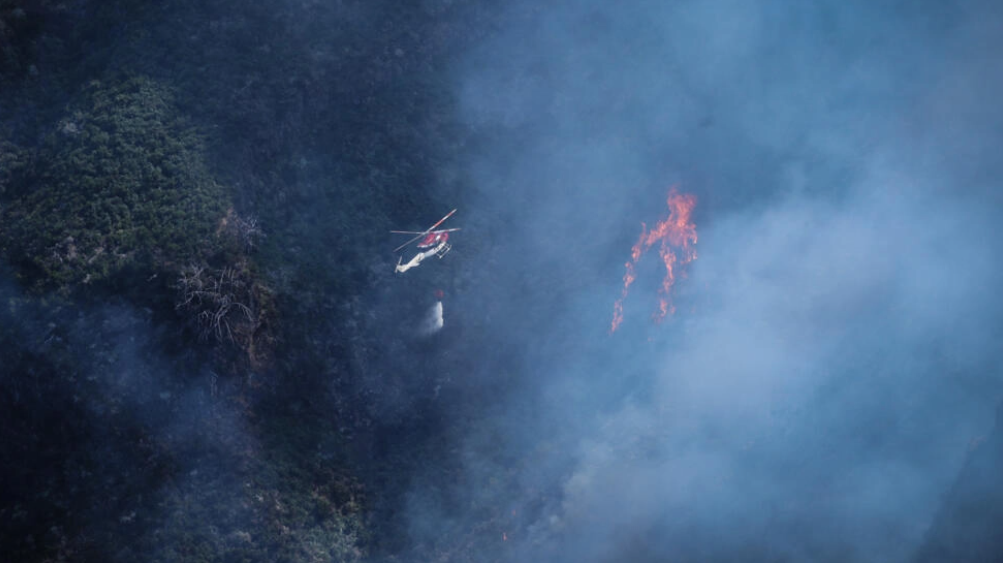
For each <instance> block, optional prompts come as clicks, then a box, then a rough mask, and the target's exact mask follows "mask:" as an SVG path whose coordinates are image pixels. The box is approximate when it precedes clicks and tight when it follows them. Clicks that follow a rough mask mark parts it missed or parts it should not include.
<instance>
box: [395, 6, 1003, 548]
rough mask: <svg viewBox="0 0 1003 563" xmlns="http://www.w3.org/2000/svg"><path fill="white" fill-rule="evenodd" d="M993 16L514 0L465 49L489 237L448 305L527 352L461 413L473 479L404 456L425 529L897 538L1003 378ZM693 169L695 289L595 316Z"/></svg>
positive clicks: (640, 536)
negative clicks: (476, 406) (414, 465)
mask: <svg viewBox="0 0 1003 563" xmlns="http://www.w3.org/2000/svg"><path fill="white" fill-rule="evenodd" d="M986 21H993V22H997V23H999V22H1000V21H1003V20H1001V14H1000V13H999V10H998V9H995V8H992V7H990V5H989V4H987V3H983V4H982V5H981V6H979V7H977V8H976V7H972V8H968V9H961V8H949V7H944V6H941V5H937V6H918V5H916V6H913V5H911V6H909V7H904V6H899V5H892V4H891V3H877V4H875V3H855V2H852V3H846V2H828V3H823V4H813V5H811V6H808V5H803V6H802V5H797V6H794V5H792V4H790V3H787V2H766V3H758V4H755V5H752V4H748V3H742V2H734V1H725V0H719V1H713V2H673V3H661V2H643V1H638V2H631V3H629V4H626V5H623V4H617V5H615V6H614V5H608V4H603V3H596V2H574V3H571V2H567V3H558V4H554V5H548V7H547V8H546V9H544V8H538V7H536V6H535V5H533V4H530V3H515V4H513V5H511V6H509V7H508V9H506V10H505V11H504V12H503V13H502V14H501V15H500V16H499V19H498V21H497V25H498V29H499V31H498V32H497V34H495V35H493V36H492V37H490V38H488V39H486V40H485V41H484V42H483V44H482V45H481V46H480V47H479V48H477V49H473V50H471V52H470V53H469V54H467V56H466V57H465V58H464V59H463V62H461V63H460V64H459V65H458V67H457V81H456V82H457V84H458V85H459V87H458V92H459V94H458V95H459V100H460V102H461V108H462V110H461V116H462V119H463V120H464V121H465V123H466V124H467V125H468V126H469V127H470V128H471V130H472V131H473V132H474V133H473V134H474V135H475V136H477V137H478V141H479V142H478V143H475V144H474V147H475V148H474V149H472V151H471V154H470V156H469V162H468V168H469V172H470V175H471V178H472V191H471V194H470V199H471V203H470V204H469V207H471V208H472V209H470V212H469V214H468V216H469V217H472V218H475V219H476V222H479V225H478V226H479V228H480V229H481V230H482V231H486V232H487V233H488V235H487V236H485V241H484V242H483V245H484V247H485V248H482V249H481V250H482V251H484V252H485V254H488V255H490V256H491V257H492V261H491V262H489V263H487V264H480V266H481V271H478V272H477V273H473V274H466V275H467V276H469V277H470V278H472V281H471V283H470V284H469V286H468V287H470V289H468V290H467V292H466V295H458V296H457V298H456V305H455V306H454V307H453V308H452V309H451V315H452V316H453V317H454V318H456V322H458V323H460V322H462V323H465V324H466V325H468V326H473V325H474V324H475V322H476V319H490V323H489V325H488V326H486V327H484V328H483V330H482V331H481V332H478V333H474V332H469V333H467V334H466V337H467V338H468V339H474V338H478V337H480V338H483V339H484V340H483V341H482V342H481V343H480V345H481V346H484V347H485V349H500V350H507V351H509V353H510V355H514V356H516V357H519V358H520V359H521V362H519V363H518V364H517V367H516V368H514V369H503V368H500V367H499V366H498V365H496V364H493V363H491V362H484V363H483V365H481V366H479V367H475V368H474V369H473V370H472V371H473V372H474V373H472V374H470V376H469V378H468V380H474V381H480V382H482V385H483V386H484V389H485V390H490V391H491V394H490V401H487V402H486V404H489V405H490V409H489V410H487V412H486V413H485V414H483V415H481V416H480V417H478V418H477V419H476V422H474V423H471V424H469V428H467V429H466V431H463V432H460V433H459V435H457V436H453V437H452V439H454V440H455V442H456V444H457V448H458V449H459V451H460V452H461V453H459V454H458V461H457V463H459V464H460V465H461V466H462V468H463V472H462V475H463V476H464V479H463V480H462V481H460V482H456V483H442V482H438V481H436V480H435V478H434V477H433V476H425V477H423V478H419V479H416V480H415V484H414V487H413V491H412V497H411V499H412V502H411V505H410V507H409V508H410V511H411V515H412V518H413V520H414V522H415V525H414V526H413V528H412V536H413V538H412V539H413V540H414V542H415V545H416V546H419V549H425V548H427V549H429V550H432V552H436V553H437V552H439V551H440V550H444V549H445V548H444V547H442V546H443V545H445V544H449V543H450V541H453V542H454V543H459V544H463V545H472V546H474V547H471V548H470V550H471V552H472V553H471V552H468V553H467V555H466V557H469V558H470V559H473V560H495V559H502V560H511V561H530V560H535V561H578V562H580V561H623V560H630V561H664V560H675V561H714V560H736V559H741V560H746V561H759V560H770V561H785V560H791V561H800V560H813V561H904V560H908V558H909V557H910V556H911V554H912V553H913V552H914V550H915V549H916V548H917V547H918V545H919V544H920V542H921V541H922V537H923V534H924V533H925V531H926V529H927V527H928V526H929V524H930V522H931V521H932V518H933V515H934V513H935V512H936V510H937V508H938V506H939V502H940V499H941V498H942V496H943V495H944V493H945V492H946V491H947V490H948V489H949V487H950V486H951V483H952V481H953V479H954V478H955V476H956V474H957V472H958V470H959V469H960V467H961V464H962V463H963V461H964V459H965V456H966V455H967V453H968V448H969V444H971V443H972V440H973V439H977V438H978V437H979V436H980V435H983V434H985V433H986V432H987V431H988V429H989V428H990V427H991V425H992V420H993V414H992V413H993V410H994V407H995V405H996V403H998V402H999V400H1000V398H1001V396H1003V386H1001V381H1000V375H1001V374H1000V373H999V370H998V368H997V367H995V366H996V365H998V362H999V360H1000V357H999V352H998V346H996V345H995V344H994V343H995V342H996V341H997V340H998V338H999V336H1000V334H1001V331H1000V328H1001V325H1000V322H999V319H1000V313H1001V301H1000V298H999V296H998V295H997V293H996V291H995V290H994V288H995V287H997V286H998V284H999V282H1000V281H1001V271H1000V266H999V263H1000V262H999V253H1000V250H1001V248H1000V243H999V240H998V237H996V236H994V234H993V233H994V232H995V227H994V225H995V224H997V223H998V222H999V220H1000V216H999V215H1000V209H999V206H998V204H999V200H998V196H996V195H994V191H995V190H994V188H995V187H997V184H998V183H999V180H998V178H999V176H998V174H997V173H998V172H999V171H1000V167H999V164H998V162H997V161H996V159H995V158H993V157H991V156H990V153H992V152H993V151H994V150H997V151H998V149H999V147H1000V145H1001V142H1003V139H1001V135H1000V133H999V131H1000V129H999V125H1000V117H1001V116H1000V113H999V110H998V107H997V106H996V105H995V104H993V103H992V102H991V100H993V99H996V97H998V96H999V95H1001V94H1003V81H1001V80H1000V73H999V71H998V70H997V69H995V68H994V67H993V66H992V65H991V64H990V63H989V62H988V61H987V60H986V57H985V56H973V55H974V54H977V53H988V52H993V51H994V50H997V49H999V48H1000V47H1001V45H1000V39H999V37H998V36H996V35H993V34H992V33H990V32H988V31H987V28H988V27H991V26H988V24H986V23H985V22H986ZM931 108H935V110H933V111H931ZM989 124H992V125H989ZM676 182H678V183H679V186H680V191H681V192H685V193H694V194H695V195H696V196H697V198H698V199H699V201H700V205H699V206H697V208H696V211H695V213H694V216H693V221H694V223H695V224H696V227H697V230H698V231H699V232H700V259H699V260H697V261H694V262H693V263H692V264H690V268H689V269H690V271H689V276H688V278H687V279H685V280H679V281H677V283H676V284H675V286H674V291H675V292H676V295H675V297H674V304H675V305H676V306H677V312H676V314H675V316H674V317H671V318H670V319H669V320H667V321H666V322H665V323H663V324H661V325H652V324H650V323H647V322H636V323H632V322H630V318H631V317H632V316H636V317H638V318H641V319H644V320H645V321H646V320H647V316H648V315H646V314H644V313H645V311H639V313H640V314H637V315H631V314H630V311H628V312H627V313H626V314H625V315H624V317H625V318H626V319H627V320H626V321H625V322H624V324H623V325H622V326H621V327H620V329H619V330H618V331H617V332H616V333H615V334H612V335H609V334H606V332H605V329H606V328H607V327H608V326H609V324H608V323H609V318H608V315H609V310H608V304H609V303H610V301H611V300H612V299H615V298H616V297H617V296H618V295H620V294H621V292H622V288H621V287H620V286H619V284H620V282H621V279H620V277H621V276H622V267H623V266H622V264H623V262H622V260H623V257H624V256H625V255H626V254H627V253H628V252H629V250H630V247H631V244H632V243H633V242H634V237H636V228H637V224H638V222H640V221H643V220H646V219H648V217H650V216H651V215H652V210H655V209H661V208H662V205H664V203H663V201H664V200H663V198H664V189H665V186H666V185H671V184H673V183H676ZM514 224H518V228H517V229H513V228H512V225H514ZM497 241H503V242H497ZM642 266H643V264H642ZM641 274H643V272H639V275H638V276H637V282H636V283H634V285H633V286H632V287H631V291H632V296H634V297H637V298H636V299H635V300H634V301H636V302H638V303H642V302H646V303H648V304H650V302H651V300H652V299H654V298H655V297H656V296H657V294H658V291H659V286H658V285H657V279H658V276H657V275H656V276H653V277H652V276H643V275H641ZM646 279H652V280H654V281H651V282H647V284H646V282H645V281H644V280H646ZM645 295H647V299H645V298H644V297H643V296H645ZM517 303H518V304H519V306H518V307H516V306H515V304H517ZM629 306H631V302H630V301H628V302H627V303H626V304H625V307H629ZM478 326H483V325H478ZM453 346H467V347H471V346H473V344H470V343H466V344H454V345H453ZM447 353H448V352H447ZM506 367H507V366H506ZM502 382H504V385H502ZM500 388H501V389H504V390H503V391H499V389H500ZM457 408H462V407H457ZM457 498H459V499H462V501H461V502H457V501H456V500H455V499H457ZM462 522H472V523H471V524H470V525H469V527H468V528H464V527H463V525H462V524H460V523H462ZM489 532H490V533H489ZM470 538H478V539H477V541H475V540H472V539H470ZM488 538H492V539H488ZM503 540H504V541H503ZM422 546H426V547H422ZM427 546H432V547H427ZM455 559H457V560H460V559H462V557H461V556H456V557H455Z"/></svg>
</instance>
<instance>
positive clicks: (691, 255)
mask: <svg viewBox="0 0 1003 563" xmlns="http://www.w3.org/2000/svg"><path fill="white" fill-rule="evenodd" d="M667 203H668V205H669V216H668V218H666V219H663V220H661V221H659V222H658V224H657V225H655V228H653V229H651V230H650V231H649V230H648V226H647V225H646V224H645V223H641V236H640V237H638V239H637V242H636V243H635V244H634V246H632V247H631V249H630V261H628V262H627V263H626V264H624V266H625V267H626V272H625V273H624V274H623V290H622V291H621V292H620V298H619V299H617V300H616V303H614V304H613V323H612V324H611V325H610V329H609V331H610V334H612V333H613V332H615V331H616V329H617V328H618V327H619V326H620V323H622V322H623V300H624V299H626V298H627V292H628V291H629V290H630V285H631V284H632V283H634V280H635V279H636V278H637V273H636V265H637V262H638V260H640V259H641V256H642V255H643V254H644V253H645V252H647V251H648V249H649V248H651V247H652V246H654V245H655V243H656V242H657V243H659V247H658V255H659V257H661V259H662V262H663V263H664V264H665V277H664V278H662V285H661V287H659V288H658V310H657V311H655V313H654V314H653V315H652V317H653V318H654V320H655V322H661V321H662V319H664V318H665V316H666V315H670V314H672V313H675V310H676V308H675V306H674V305H672V295H671V292H672V286H673V285H674V284H675V283H676V271H677V269H679V268H681V267H682V266H685V265H686V264H689V263H690V262H692V261H694V260H696V258H697V251H696V248H695V245H696V243H697V228H696V225H694V224H693V222H692V220H691V219H690V215H691V214H692V213H693V208H694V207H695V206H696V203H697V198H696V196H694V195H692V194H681V193H679V192H678V191H676V187H675V186H673V187H671V188H669V197H668V201H667ZM679 271H680V273H681V275H684V272H683V271H682V270H679Z"/></svg>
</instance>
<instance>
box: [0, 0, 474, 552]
mask: <svg viewBox="0 0 1003 563" xmlns="http://www.w3.org/2000/svg"><path fill="white" fill-rule="evenodd" d="M465 9H466V8H465V7H464V6H462V5H456V6H453V7H449V6H448V5H447V4H445V3H444V4H443V5H442V6H434V5H432V4H429V5H427V6H424V7H420V6H413V7H407V8H404V9H401V6H400V5H399V4H397V3H385V4H380V3H375V4H374V3H363V2H360V3H355V4H344V3H342V4H338V5H333V4H332V5H327V4H324V5H312V4H311V3H304V4H303V5H287V4H286V3H283V2H273V3H265V4H255V5H253V6H250V5H246V4H242V3H234V2H232V1H229V0H214V1H212V2H175V3H170V5H158V6H150V5H147V4H146V3H141V2H129V1H127V0H122V1H116V2H102V3H98V2H89V1H87V0H78V1H74V2H68V3H56V2H19V1H16V0H3V1H2V2H0V86H2V87H0V107H2V108H5V109H6V108H11V109H12V111H3V112H0V257H2V260H3V267H4V269H3V271H2V276H0V297H2V303H3V308H2V310H0V346H2V347H3V349H4V355H3V362H0V405H2V407H3V410H4V412H5V416H4V420H5V424H4V431H3V438H4V447H3V448H2V449H0V456H2V459H0V462H2V464H3V466H4V468H5V469H4V479H3V480H2V484H0V505H2V506H0V544H2V545H3V546H4V552H5V556H6V557H10V558H13V559H15V560H19V561H75V560H102V561H108V560H121V561H134V560H151V561H222V560H226V561H301V560H303V561H328V560H337V561H351V560H357V559H360V558H363V557H366V556H368V557H370V558H372V557H383V556H393V554H394V553H395V552H397V551H399V550H401V549H404V548H405V547H406V544H405V543H402V542H401V539H402V538H403V536H402V529H401V528H400V527H399V526H402V525H404V522H403V520H401V519H400V518H396V517H393V516H392V515H393V514H394V513H395V512H396V511H397V510H398V509H399V504H400V502H402V499H397V498H396V497H395V495H399V494H401V493H402V492H403V485H404V481H403V480H402V479H403V477H399V476H397V475H396V474H395V473H397V472H400V475H401V476H403V475H405V474H406V471H407V469H406V467H407V466H408V465H411V464H414V463H421V461H420V460H422V459H428V455H429V454H428V450H429V448H434V447H436V446H435V445H434V443H432V442H427V438H428V437H429V436H431V434H430V433H429V432H431V429H430V427H429V428H428V430H423V427H424V424H425V423H423V422H421V421H420V420H415V419H413V418H407V417H405V414H404V413H405V411H404V410H400V411H399V412H398V414H397V415H395V416H389V417H386V418H385V420H387V421H390V422H389V424H391V425H392V426H393V428H388V429H383V428H382V427H381V426H378V425H374V424H373V423H372V414H373V409H374V408H382V407H377V406H375V405H374V404H373V403H372V401H371V400H370V399H367V397H370V398H371V397H374V393H379V392H387V393H390V394H393V393H398V394H399V393H400V392H401V390H400V389H397V390H394V389H393V386H394V385H398V384H400V383H399V382H398V383H387V382H384V381H381V380H380V379H379V378H376V377H375V376H374V374H373V373H369V372H367V371H366V369H365V362H366V361H367V360H365V359H364V358H362V357H360V356H359V352H358V351H359V350H368V351H369V352H364V353H365V354H373V353H376V351H377V350H378V349H379V346H377V345H376V341H375V339H376V338H377V336H376V335H375V334H374V331H373V328H374V327H373V326H372V323H373V319H372V318H367V317H366V316H365V315H364V312H363V311H362V310H361V308H360V302H359V298H360V297H359V296H360V295H361V294H362V293H363V292H365V291H367V290H368V288H369V287H371V286H372V284H373V282H374V280H376V279H378V278H379V277H381V276H385V275H386V274H383V273H377V272H384V271H389V270H390V268H389V267H388V266H389V264H388V263H385V262H386V261H387V258H386V257H381V258H378V259H375V261H374V258H372V257H374V256H382V253H381V252H380V249H381V248H382V247H381V246H379V245H381V244H382V243H383V242H384V240H383V234H384V233H385V230H386V229H387V228H389V226H390V225H391V224H392V223H393V222H401V221H403V220H404V219H405V218H407V219H408V220H410V218H411V217H412V216H413V215H414V214H415V213H420V212H424V211H428V210H431V209H435V210H438V209H439V208H440V206H439V205H437V204H435V202H434V197H435V196H434V194H431V193H427V192H424V191H423V190H422V189H420V188H419V186H420V185H422V184H426V183H428V182H429V181H430V180H431V179H432V178H433V177H436V175H437V174H438V173H439V171H440V170H439V169H441V168H442V167H443V165H445V164H447V161H448V159H449V158H450V156H449V155H450V151H452V150H454V149H453V147H455V146H458V145H459V144H460V143H462V139H461V138H460V137H458V132H457V131H455V130H454V128H453V126H452V125H451V121H450V119H449V118H448V115H449V114H450V112H451V111H452V108H451V106H450V103H451V102H450V99H449V97H448V95H446V94H445V93H444V91H443V90H442V88H443V87H442V82H441V80H440V77H439V76H438V75H437V73H438V72H440V71H441V70H442V68H443V65H444V59H443V57H444V56H445V54H446V53H448V52H449V51H450V49H451V48H453V47H455V46H456V45H457V44H459V43H461V42H462V41H464V40H465V37H466V35H467V34H468V33H470V32H469V30H467V29H466V28H464V27H462V26H459V25H453V24H454V22H455V21H457V19H458V14H459V13H460V12H462V11H463V10H465ZM453 181H454V182H455V181H458V179H457V178H454V179H453ZM440 190H441V191H440V192H439V193H447V192H450V191H451V190H453V191H455V185H452V186H451V185H449V184H448V183H447V184H446V185H445V186H444V187H442V188H440ZM391 334H392V331H391ZM352 350H355V352H353V351H352ZM360 362H361V363H360ZM388 385H390V387H388ZM407 385H412V386H413V385H416V383H414V382H411V383H408V384H407ZM428 392H430V389H429V390H428ZM332 406H333V410H332ZM408 416H410V415H408ZM402 425H403V426H408V427H410V429H408V430H404V429H403V427H402ZM383 432H388V433H391V434H394V435H396V434H400V435H401V439H402V440H406V441H407V442H408V445H406V446H403V447H394V448H390V449H384V448H385V446H376V448H377V449H376V450H374V444H381V443H384V442H385V439H384V438H381V437H380V435H381V433H383ZM388 435H389V434H388ZM381 452H382V453H381ZM391 453H392V458H390V457H386V456H387V455H388V454H391ZM374 456H375V457H374Z"/></svg>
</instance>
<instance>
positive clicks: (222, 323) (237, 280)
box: [175, 265, 258, 342]
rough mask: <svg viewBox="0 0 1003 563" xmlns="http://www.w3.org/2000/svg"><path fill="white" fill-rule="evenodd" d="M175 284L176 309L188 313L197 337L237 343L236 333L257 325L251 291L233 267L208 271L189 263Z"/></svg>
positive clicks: (251, 328)
mask: <svg viewBox="0 0 1003 563" xmlns="http://www.w3.org/2000/svg"><path fill="white" fill-rule="evenodd" d="M175 287H176V288H177V291H178V298H177V302H176V303H175V309H177V310H178V311H182V312H185V313H188V314H190V315H191V318H192V319H194V322H195V325H196V327H197V331H198V335H199V339H200V340H203V341H204V340H207V339H209V337H211V336H214V337H215V338H216V340H217V341H219V342H223V341H229V342H237V336H238V334H239V335H246V334H248V333H249V331H250V332H253V331H254V329H255V328H257V322H258V319H257V315H256V313H255V311H254V309H253V305H254V303H253V293H252V291H251V288H250V287H249V283H248V282H247V281H246V280H244V279H243V277H242V276H241V275H240V274H239V272H238V271H237V270H236V269H235V268H230V267H226V268H223V269H221V270H215V271H208V270H207V269H206V268H205V267H204V266H198V265H191V266H188V267H186V268H185V269H184V270H182V271H181V274H180V276H179V277H178V280H177V283H176V284H175ZM245 301H246V302H245Z"/></svg>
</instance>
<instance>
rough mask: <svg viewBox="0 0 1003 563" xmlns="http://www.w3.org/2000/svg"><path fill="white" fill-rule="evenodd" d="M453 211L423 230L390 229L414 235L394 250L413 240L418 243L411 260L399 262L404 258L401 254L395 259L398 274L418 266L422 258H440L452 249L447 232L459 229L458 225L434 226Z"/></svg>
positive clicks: (402, 247) (398, 250) (451, 213)
mask: <svg viewBox="0 0 1003 563" xmlns="http://www.w3.org/2000/svg"><path fill="white" fill-rule="evenodd" d="M453 213H456V210H455V209H454V210H452V211H450V212H449V213H447V214H446V216H445V217H443V218H442V219H439V221H438V222H436V223H435V224H434V225H432V226H431V227H429V228H428V229H426V230H424V231H390V232H391V233H394V234H398V235H416V236H415V237H414V238H412V239H411V240H409V241H407V242H405V243H404V244H402V245H400V246H398V247H397V248H395V249H394V252H400V251H401V250H403V249H405V248H407V247H408V246H410V245H411V244H413V243H415V242H417V243H418V244H417V246H416V248H418V249H419V250H420V252H419V253H418V254H416V255H415V256H414V258H411V260H410V261H408V262H406V263H403V264H402V263H401V262H402V261H403V259H404V256H403V255H401V256H400V257H399V258H398V259H397V267H396V268H395V271H396V272H397V273H398V274H402V273H404V272H406V271H408V270H410V269H411V268H414V267H416V266H418V265H419V264H421V261H422V260H424V259H426V258H429V257H431V256H433V255H434V256H438V257H439V258H440V259H441V258H442V257H443V256H445V255H446V253H448V252H449V251H450V250H452V248H453V245H451V244H449V233H453V232H456V231H459V230H460V229H459V228H458V227H457V228H453V229H436V227H438V226H439V225H441V224H443V223H444V222H445V221H446V219H449V218H450V217H452V216H453Z"/></svg>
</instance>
